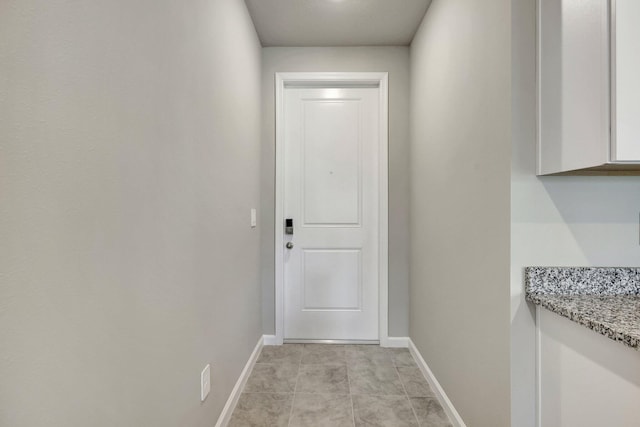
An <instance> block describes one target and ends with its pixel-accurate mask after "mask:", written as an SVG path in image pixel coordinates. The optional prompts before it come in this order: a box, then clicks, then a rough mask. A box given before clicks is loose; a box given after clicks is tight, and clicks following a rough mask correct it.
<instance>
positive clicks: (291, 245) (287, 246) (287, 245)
mask: <svg viewBox="0 0 640 427" xmlns="http://www.w3.org/2000/svg"><path fill="white" fill-rule="evenodd" d="M285 246H286V248H287V249H293V243H292V242H287V244H286V245H285Z"/></svg>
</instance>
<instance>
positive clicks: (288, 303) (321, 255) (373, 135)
mask: <svg viewBox="0 0 640 427" xmlns="http://www.w3.org/2000/svg"><path fill="white" fill-rule="evenodd" d="M378 95H379V93H378V89H377V88H331V89H324V88H314V89H303V88H287V89H285V97H284V179H285V185H284V200H283V206H284V213H285V218H293V222H294V234H293V235H285V239H284V241H285V243H287V242H290V243H292V244H293V247H292V248H291V249H286V248H283V249H282V250H283V251H284V257H283V258H284V338H285V339H336V340H340V339H342V340H377V339H378V337H379V335H378V283H379V281H378V222H379V219H378V216H379V215H378V197H379V196H378V170H379V165H378V157H379V156H378V146H379V106H378V99H379V96H378ZM283 220H284V218H283Z"/></svg>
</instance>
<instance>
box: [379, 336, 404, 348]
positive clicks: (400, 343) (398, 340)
mask: <svg viewBox="0 0 640 427" xmlns="http://www.w3.org/2000/svg"><path fill="white" fill-rule="evenodd" d="M380 346H381V347H387V348H407V347H409V337H386V338H384V339H381V340H380Z"/></svg>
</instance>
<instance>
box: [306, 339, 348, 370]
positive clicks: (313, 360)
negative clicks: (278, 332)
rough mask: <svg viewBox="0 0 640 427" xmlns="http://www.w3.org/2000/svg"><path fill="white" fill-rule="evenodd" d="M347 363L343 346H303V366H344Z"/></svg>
mask: <svg viewBox="0 0 640 427" xmlns="http://www.w3.org/2000/svg"><path fill="white" fill-rule="evenodd" d="M346 363H347V358H346V356H345V350H344V346H342V345H335V344H305V346H304V349H303V351H302V364H303V365H336V364H339V365H344V364H346Z"/></svg>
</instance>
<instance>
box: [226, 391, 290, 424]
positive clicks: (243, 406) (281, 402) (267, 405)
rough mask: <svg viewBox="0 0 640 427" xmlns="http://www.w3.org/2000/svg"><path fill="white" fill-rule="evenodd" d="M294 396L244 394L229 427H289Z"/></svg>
mask: <svg viewBox="0 0 640 427" xmlns="http://www.w3.org/2000/svg"><path fill="white" fill-rule="evenodd" d="M292 402H293V394H280V393H257V394H251V393H243V394H242V395H240V399H239V400H238V404H237V405H236V408H235V410H234V411H233V416H232V417H231V421H230V422H229V427H287V425H288V424H289V415H290V414H291V404H292Z"/></svg>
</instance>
